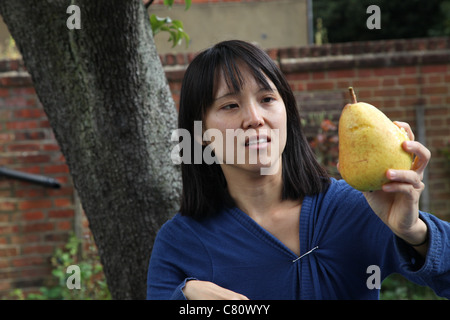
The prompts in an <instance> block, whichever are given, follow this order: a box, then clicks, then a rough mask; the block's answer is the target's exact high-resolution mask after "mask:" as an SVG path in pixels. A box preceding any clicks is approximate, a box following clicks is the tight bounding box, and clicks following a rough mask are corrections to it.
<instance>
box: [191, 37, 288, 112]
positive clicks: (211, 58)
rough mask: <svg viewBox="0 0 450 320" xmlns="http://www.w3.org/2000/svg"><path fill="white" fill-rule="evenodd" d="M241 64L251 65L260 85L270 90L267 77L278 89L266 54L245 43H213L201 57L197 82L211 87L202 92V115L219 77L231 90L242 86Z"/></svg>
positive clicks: (212, 98) (213, 96)
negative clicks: (199, 75) (216, 44)
mask: <svg viewBox="0 0 450 320" xmlns="http://www.w3.org/2000/svg"><path fill="white" fill-rule="evenodd" d="M269 59H270V58H269ZM243 66H247V67H248V68H249V69H250V71H251V73H252V74H253V76H254V78H255V80H256V82H257V83H258V84H259V85H260V86H261V88H263V89H265V90H270V91H272V90H273V88H272V87H271V86H270V84H269V82H268V81H267V79H270V80H271V81H272V82H273V83H274V85H275V86H276V87H277V90H280V88H279V87H280V83H279V81H278V77H277V75H276V74H275V73H274V71H273V70H272V65H271V61H267V57H266V56H264V55H262V54H261V53H260V52H259V51H255V50H254V48H253V47H249V48H247V47H245V46H242V47H230V46H220V45H219V46H215V47H214V48H211V49H209V50H208V51H207V53H205V56H204V57H203V68H204V69H203V70H204V71H205V73H206V74H205V77H203V79H202V80H203V83H199V85H200V86H202V87H204V88H205V89H206V88H211V87H212V88H211V89H212V90H205V96H204V99H202V100H203V103H202V113H203V115H204V114H205V113H206V111H207V109H208V108H209V107H210V106H211V105H212V104H213V102H214V99H215V96H216V93H217V90H218V87H219V83H220V79H221V78H222V77H223V78H224V80H225V83H226V85H227V87H228V89H229V91H230V92H232V93H237V92H240V91H241V90H242V88H243V86H244V84H245V83H244V82H245V81H244V78H243V75H242V71H241V69H242V67H243Z"/></svg>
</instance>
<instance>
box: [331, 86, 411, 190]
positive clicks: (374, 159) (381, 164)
mask: <svg viewBox="0 0 450 320" xmlns="http://www.w3.org/2000/svg"><path fill="white" fill-rule="evenodd" d="M349 90H350V95H351V96H352V102H353V103H351V104H347V105H346V106H345V107H344V109H343V110H342V113H341V117H340V119H339V172H340V173H341V176H342V178H343V179H344V180H345V181H347V183H348V184H349V185H351V186H352V187H353V188H355V189H357V190H360V191H374V190H380V189H381V186H382V185H383V184H385V183H386V182H388V181H389V180H388V179H387V178H386V171H387V170H388V169H397V170H409V169H410V168H411V164H412V154H410V153H407V152H406V151H404V150H403V148H402V143H403V141H405V140H409V138H408V134H407V133H406V131H405V129H403V128H399V127H398V126H397V125H395V124H394V123H393V122H392V121H391V120H390V119H389V118H388V117H387V116H386V115H385V114H384V113H383V112H381V111H380V110H379V109H377V108H376V107H374V106H372V105H370V104H368V103H364V102H357V101H356V96H355V94H354V92H353V88H351V87H350V88H349Z"/></svg>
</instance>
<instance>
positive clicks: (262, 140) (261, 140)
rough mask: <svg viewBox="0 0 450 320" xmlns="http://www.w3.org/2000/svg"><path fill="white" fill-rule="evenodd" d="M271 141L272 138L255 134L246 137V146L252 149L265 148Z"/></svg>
mask: <svg viewBox="0 0 450 320" xmlns="http://www.w3.org/2000/svg"><path fill="white" fill-rule="evenodd" d="M269 143H270V138H269V137H266V136H255V137H250V138H248V139H246V141H245V147H248V148H250V149H259V148H265V147H267V145H268V144H269Z"/></svg>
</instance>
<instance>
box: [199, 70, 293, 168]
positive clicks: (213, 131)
mask: <svg viewBox="0 0 450 320" xmlns="http://www.w3.org/2000/svg"><path fill="white" fill-rule="evenodd" d="M239 67H240V72H241V74H242V79H243V86H242V88H241V90H240V91H239V92H234V90H233V88H232V87H231V88H230V87H229V86H228V85H227V83H226V81H225V78H224V76H223V74H221V75H220V76H219V77H218V83H217V86H216V87H217V89H216V93H215V97H214V102H213V104H212V105H211V106H210V107H209V108H208V110H207V112H206V115H205V117H204V133H205V135H206V136H208V134H209V136H212V137H211V146H212V148H213V150H214V153H215V156H216V158H217V159H218V160H219V163H220V164H221V166H222V169H223V170H245V171H251V172H257V171H259V172H260V173H261V174H275V173H277V172H278V170H279V169H280V168H281V154H282V152H283V150H284V147H285V145H286V135H287V133H286V126H287V123H286V108H285V105H284V102H283V99H282V98H281V96H280V94H279V93H278V90H277V88H276V86H275V85H274V84H273V82H272V81H270V80H269V78H267V77H266V80H267V82H268V84H269V85H270V87H271V90H268V89H267V88H264V87H263V86H262V85H261V84H260V83H259V82H258V81H257V80H256V79H255V77H254V76H253V74H252V72H251V71H250V69H249V68H248V67H247V66H246V65H245V64H242V63H241V64H239ZM205 135H204V137H205ZM204 140H205V139H204ZM208 143H209V142H208ZM269 168H270V170H269ZM279 173H281V170H280V171H279Z"/></svg>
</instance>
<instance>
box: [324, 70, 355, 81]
mask: <svg viewBox="0 0 450 320" xmlns="http://www.w3.org/2000/svg"><path fill="white" fill-rule="evenodd" d="M355 74H356V73H355V71H354V70H337V71H328V78H329V79H334V78H353V77H355Z"/></svg>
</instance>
